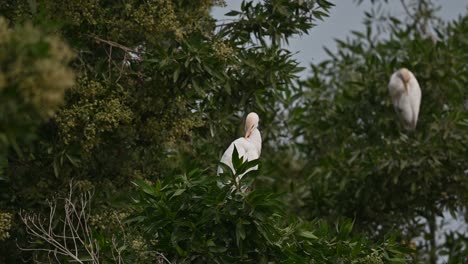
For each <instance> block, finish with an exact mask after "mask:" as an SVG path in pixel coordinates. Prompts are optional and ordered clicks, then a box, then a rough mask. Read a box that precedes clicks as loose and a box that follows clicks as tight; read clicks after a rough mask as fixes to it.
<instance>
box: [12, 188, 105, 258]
mask: <svg viewBox="0 0 468 264" xmlns="http://www.w3.org/2000/svg"><path fill="white" fill-rule="evenodd" d="M91 198H92V193H91V192H86V193H84V194H81V195H80V196H79V199H78V201H75V200H74V199H73V185H72V183H70V191H69V193H68V196H67V197H66V198H64V199H63V201H64V217H63V218H62V219H59V220H58V222H59V223H60V224H61V225H63V228H62V232H61V233H59V234H56V233H55V232H54V227H55V222H56V221H57V216H56V209H57V200H54V201H50V202H49V215H48V219H46V218H41V216H39V215H35V214H27V213H24V212H20V217H21V220H22V221H23V223H24V224H25V225H26V230H27V233H28V234H29V235H30V236H31V238H30V242H31V244H32V245H37V247H34V248H22V247H19V248H20V249H21V250H24V251H36V252H37V251H41V252H46V253H47V254H48V256H49V260H50V258H51V255H52V256H53V258H54V259H55V260H56V261H58V262H60V261H59V256H62V257H65V258H68V259H69V260H70V261H73V262H77V263H100V260H99V247H98V245H97V242H96V240H95V239H94V238H93V236H92V233H91V229H90V227H89V224H88V220H89V217H90V215H91V212H90V209H89V205H90V203H91ZM38 239H39V241H41V242H45V244H46V245H48V246H44V245H42V244H41V245H39V243H37V242H36V240H38Z"/></svg>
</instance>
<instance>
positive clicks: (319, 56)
mask: <svg viewBox="0 0 468 264" xmlns="http://www.w3.org/2000/svg"><path fill="white" fill-rule="evenodd" d="M241 2H242V1H241V0H226V3H227V6H226V7H224V8H219V7H217V8H214V9H213V11H212V14H213V16H214V17H215V18H216V19H223V18H224V14H225V13H227V12H229V11H230V10H239V9H240V3H241ZM331 2H333V3H334V4H335V7H333V8H332V9H331V12H330V17H328V18H325V20H324V21H319V22H318V25H317V26H316V27H315V28H313V29H312V30H311V31H310V32H309V35H303V36H301V37H297V38H295V39H292V40H291V41H290V43H289V44H290V45H289V50H291V51H293V52H297V53H298V54H296V55H295V57H296V59H297V60H298V61H299V62H300V63H301V66H303V67H306V68H308V66H309V64H310V63H318V62H320V61H322V60H323V59H325V58H326V56H327V55H326V53H325V52H324V51H323V47H324V46H326V47H328V48H329V49H330V50H332V51H333V50H336V49H335V48H336V45H335V42H334V39H336V38H338V39H345V38H346V36H348V35H349V32H350V31H351V30H363V29H365V27H364V25H363V23H362V22H363V18H364V11H368V10H370V9H371V7H372V4H371V3H370V1H369V0H365V1H364V2H363V3H362V4H361V5H357V4H356V3H355V1H353V0H339V1H333V0H331ZM382 2H383V1H382ZM389 2H390V3H389V4H387V5H385V7H386V8H388V10H389V12H391V13H392V14H393V15H395V16H402V15H403V12H404V11H403V9H402V6H401V4H400V1H397V0H389ZM407 2H408V1H407ZM434 2H435V3H436V4H437V5H440V7H441V10H440V11H439V15H440V16H441V17H442V18H443V19H445V20H453V19H455V18H457V17H458V16H459V15H461V14H463V13H466V12H467V8H468V1H467V0H436V1H434ZM307 74H308V69H306V70H305V71H303V72H302V73H301V74H300V75H301V77H302V78H304V77H306V75H307Z"/></svg>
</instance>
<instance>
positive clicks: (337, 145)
mask: <svg viewBox="0 0 468 264" xmlns="http://www.w3.org/2000/svg"><path fill="white" fill-rule="evenodd" d="M420 2H424V3H423V4H422V5H427V6H430V5H428V4H427V2H425V1H420ZM419 6H421V4H420V5H419ZM416 11H418V10H417V9H416ZM419 11H421V10H419ZM423 11H424V10H423ZM421 12H422V11H421ZM428 14H429V15H431V14H433V13H432V11H431V12H426V13H417V14H416V15H415V17H416V19H419V20H417V21H415V22H414V23H404V22H402V21H401V20H400V19H398V18H396V17H388V18H387V20H386V21H387V22H386V24H383V26H384V27H380V29H385V30H387V32H386V33H387V34H388V36H387V37H379V32H377V33H375V32H374V30H375V29H376V27H375V26H376V24H375V23H374V22H372V21H377V20H380V21H382V19H376V17H372V16H371V14H370V13H369V14H368V16H369V21H367V30H366V31H365V32H352V34H353V36H352V38H351V39H349V40H347V41H342V40H338V41H337V45H338V51H337V52H336V53H332V52H330V51H328V54H329V56H330V58H329V59H327V60H325V61H323V62H321V63H318V64H315V65H311V67H312V73H313V76H312V77H310V78H309V79H308V80H307V81H305V82H304V83H303V87H304V88H303V91H304V93H303V95H304V96H303V97H302V98H301V100H299V104H300V105H301V107H299V108H297V109H295V111H294V112H293V113H292V116H293V118H294V121H293V122H294V125H295V133H294V135H295V138H296V139H298V149H299V151H300V153H301V156H302V157H307V163H306V164H305V165H304V167H303V168H302V170H301V172H299V174H300V175H301V177H302V178H301V179H302V181H299V182H297V183H295V184H294V186H304V185H307V188H304V187H303V188H298V189H296V190H294V189H293V190H292V191H296V194H295V196H297V197H301V199H303V200H304V201H303V202H302V203H295V204H299V205H302V206H300V207H299V208H297V209H296V210H297V211H301V212H307V213H304V215H305V216H306V217H317V216H321V217H325V216H328V217H329V218H330V219H337V218H338V219H339V218H341V217H343V216H346V217H350V218H353V219H355V225H356V227H357V229H358V230H361V231H365V232H367V233H368V234H369V235H371V236H376V237H379V236H380V235H382V234H385V233H387V232H388V231H389V230H398V232H399V233H400V238H401V240H402V241H403V242H405V243H415V240H414V239H415V238H416V237H423V240H424V241H423V243H418V245H417V250H418V254H417V255H415V256H414V261H427V262H430V263H436V259H437V256H440V255H444V254H445V255H448V257H449V263H460V262H465V261H466V250H467V246H466V238H465V236H466V234H464V232H463V231H462V230H460V232H458V234H448V236H450V237H452V240H446V241H450V243H454V244H451V245H449V244H446V245H439V246H438V245H437V243H436V237H435V234H436V231H437V228H438V227H437V224H436V217H437V216H442V213H443V212H444V211H450V212H451V214H452V215H453V217H456V212H458V213H459V217H463V214H464V213H465V219H464V220H463V219H459V220H462V221H464V222H465V223H466V205H467V200H466V192H467V190H468V185H467V183H468V182H467V181H466V172H465V171H466V164H465V163H466V162H465V161H466V157H467V155H468V148H467V147H466V146H467V143H468V134H467V133H466V129H467V127H466V125H467V121H468V115H467V109H466V102H465V100H466V89H465V87H464V83H466V81H467V77H468V72H467V69H466V67H465V62H464V61H465V56H464V55H463V54H465V50H466V48H467V46H466V41H465V39H466V36H467V34H468V27H467V26H468V23H467V22H468V19H467V17H466V16H464V17H462V18H460V19H459V20H458V21H454V22H451V23H449V24H448V25H439V26H436V27H434V28H433V29H432V30H433V31H432V32H434V34H435V37H436V39H437V41H436V42H434V36H431V35H430V34H429V33H428V28H426V29H425V30H421V27H422V26H423V25H425V24H421V23H422V22H420V21H426V22H425V23H429V22H427V21H431V17H430V16H429V17H428ZM377 15H378V14H377ZM374 19H375V20H374ZM380 26H382V25H380ZM401 67H407V68H409V69H411V70H412V71H413V73H415V75H416V77H417V79H418V81H419V83H420V85H421V87H422V93H423V99H422V104H421V113H420V121H419V123H418V127H417V129H416V131H415V132H414V133H405V132H404V131H403V130H402V129H401V128H400V127H399V126H398V123H397V120H396V115H395V114H394V112H393V108H392V107H391V101H390V100H389V95H388V91H387V84H388V81H389V78H390V75H391V73H392V72H394V71H395V70H396V69H398V68H401ZM421 218H422V219H425V221H421ZM424 222H426V223H427V224H422V223H424ZM426 227H428V230H426ZM454 237H457V238H456V239H455V240H454V239H453V238H454ZM455 241H457V242H455ZM455 245H456V246H455ZM464 256H465V257H464Z"/></svg>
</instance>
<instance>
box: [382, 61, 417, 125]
mask: <svg viewBox="0 0 468 264" xmlns="http://www.w3.org/2000/svg"><path fill="white" fill-rule="evenodd" d="M388 91H389V92H390V97H391V98H392V103H393V107H394V108H395V111H396V113H397V115H398V118H399V119H400V121H401V123H402V125H403V128H404V129H406V130H408V131H411V130H414V129H415V128H416V124H417V122H418V115H419V106H420V104H421V88H420V87H419V84H418V80H416V77H414V75H413V73H412V72H410V71H409V70H408V69H406V68H401V69H399V70H398V71H396V72H394V73H393V74H392V76H391V77H390V82H389V83H388Z"/></svg>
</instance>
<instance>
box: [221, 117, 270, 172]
mask: <svg viewBox="0 0 468 264" xmlns="http://www.w3.org/2000/svg"><path fill="white" fill-rule="evenodd" d="M258 122H259V118H258V115H257V114H256V113H250V114H249V115H248V116H247V118H246V124H245V133H246V135H245V137H241V138H238V139H236V140H234V141H233V142H232V143H231V144H230V145H229V147H228V148H227V149H226V151H225V152H224V154H223V156H222V157H221V162H222V163H224V164H226V165H227V166H228V167H229V168H231V170H232V171H233V172H235V170H234V166H233V164H232V154H233V151H234V146H236V149H237V152H238V153H239V157H242V159H243V161H244V162H246V161H251V160H255V159H258V158H260V154H261V151H262V136H261V134H260V131H259V130H258ZM257 168H258V166H255V167H253V168H251V169H250V170H256V169H257ZM248 171H249V170H248ZM221 173H223V169H222V168H221V167H218V175H219V174H221ZM245 173H247V171H246V172H245ZM245 173H243V174H242V175H239V178H238V180H239V179H241V178H242V176H243V175H244V174H245Z"/></svg>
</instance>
